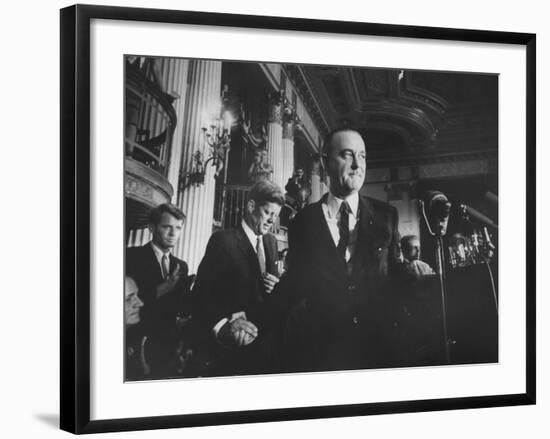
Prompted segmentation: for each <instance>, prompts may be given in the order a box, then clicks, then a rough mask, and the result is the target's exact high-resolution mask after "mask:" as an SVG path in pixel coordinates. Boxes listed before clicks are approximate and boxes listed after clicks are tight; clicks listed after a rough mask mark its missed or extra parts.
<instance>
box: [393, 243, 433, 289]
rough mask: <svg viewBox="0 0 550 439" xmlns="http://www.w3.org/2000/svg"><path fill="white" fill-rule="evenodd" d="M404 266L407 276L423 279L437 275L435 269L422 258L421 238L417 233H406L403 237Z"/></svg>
mask: <svg viewBox="0 0 550 439" xmlns="http://www.w3.org/2000/svg"><path fill="white" fill-rule="evenodd" d="M401 250H402V252H403V266H404V268H405V273H406V277H407V278H409V279H413V280H421V279H423V278H426V277H433V276H435V271H434V270H433V269H432V267H430V266H429V265H428V264H427V263H426V262H424V261H421V260H420V240H419V239H418V236H416V235H406V236H403V238H401Z"/></svg>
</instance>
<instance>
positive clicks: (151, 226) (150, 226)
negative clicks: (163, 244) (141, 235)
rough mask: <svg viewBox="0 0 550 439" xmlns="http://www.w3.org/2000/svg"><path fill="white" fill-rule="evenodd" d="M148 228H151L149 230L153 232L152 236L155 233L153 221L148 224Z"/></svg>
mask: <svg viewBox="0 0 550 439" xmlns="http://www.w3.org/2000/svg"><path fill="white" fill-rule="evenodd" d="M147 228H148V229H149V232H150V233H151V236H153V234H154V233H155V226H154V225H153V224H151V223H149V224H148V225H147Z"/></svg>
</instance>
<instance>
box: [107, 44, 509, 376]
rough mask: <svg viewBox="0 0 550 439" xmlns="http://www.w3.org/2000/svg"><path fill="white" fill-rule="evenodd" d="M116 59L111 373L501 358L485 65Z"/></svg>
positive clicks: (495, 195) (236, 372)
mask: <svg viewBox="0 0 550 439" xmlns="http://www.w3.org/2000/svg"><path fill="white" fill-rule="evenodd" d="M121 62H123V63H124V69H123V71H124V81H123V84H124V90H123V91H122V90H121V91H120V92H121V93H124V127H123V132H124V139H123V141H121V142H120V150H119V151H118V152H117V151H116V150H115V151H112V153H113V154H117V153H119V154H121V155H123V156H124V169H121V170H120V172H121V173H123V178H124V199H123V200H120V202H121V203H124V224H123V225H120V226H121V227H124V240H125V242H124V243H121V244H120V252H123V253H124V264H125V271H124V282H123V284H124V295H121V300H123V301H124V328H123V330H124V352H121V355H123V356H124V362H123V363H124V379H125V381H148V380H174V379H202V378H208V377H229V376H249V375H267V374H300V373H321V372H339V371H342V372H343V371H351V370H366V369H388V368H413V367H449V366H453V367H456V366H457V365H471V364H485V363H498V362H499V294H498V292H499V285H498V278H499V275H498V268H499V262H498V260H499V235H498V232H499V229H498V223H499V218H498V212H499V208H498V205H499V75H498V74H495V73H486V72H478V71H439V70H414V69H408V68H403V69H399V68H384V67H380V66H373V67H359V66H353V65H351V66H345V65H329V64H327V65H322V64H307V63H304V64H296V63H273V62H262V61H258V62H252V61H240V60H219V59H208V58H185V57H181V58H178V57H163V56H158V55H155V54H125V55H124V58H123V60H121ZM114 145H115V146H116V144H114ZM115 149H116V148H115ZM121 177H122V175H121ZM508 177H510V178H511V177H513V176H506V178H508ZM507 256H508V257H513V255H507ZM121 285H122V279H121Z"/></svg>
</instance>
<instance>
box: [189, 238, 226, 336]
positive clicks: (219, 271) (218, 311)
mask: <svg viewBox="0 0 550 439" xmlns="http://www.w3.org/2000/svg"><path fill="white" fill-rule="evenodd" d="M228 257H229V255H228V253H227V250H226V248H225V245H224V243H223V239H222V236H221V234H220V233H215V234H213V235H212V236H211V237H210V240H209V241H208V245H207V246H206V252H205V254H204V257H203V259H202V261H201V263H200V265H199V268H198V270H197V277H196V280H195V286H194V288H193V296H194V297H195V303H196V307H197V314H198V316H199V319H200V321H201V324H202V326H204V329H205V330H212V328H214V326H215V325H216V323H218V322H219V321H220V320H221V319H223V318H225V317H228V316H227V314H228V311H227V309H226V306H225V305H224V298H223V291H222V290H223V289H224V286H223V283H224V282H223V279H224V276H223V275H224V272H225V270H226V266H227V259H228ZM226 287H230V285H226V286H225V288H226Z"/></svg>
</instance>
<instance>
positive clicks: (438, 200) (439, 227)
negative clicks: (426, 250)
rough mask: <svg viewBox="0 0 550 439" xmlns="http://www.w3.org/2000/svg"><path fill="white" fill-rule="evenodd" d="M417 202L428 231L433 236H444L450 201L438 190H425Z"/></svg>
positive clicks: (449, 211)
mask: <svg viewBox="0 0 550 439" xmlns="http://www.w3.org/2000/svg"><path fill="white" fill-rule="evenodd" d="M419 204H420V209H421V213H422V215H423V216H424V220H425V221H426V225H427V226H428V230H429V232H430V233H431V234H432V235H435V236H444V235H445V233H447V224H448V222H449V215H450V213H451V202H450V201H449V199H448V198H447V196H446V195H445V194H444V193H443V192H439V191H433V190H430V191H426V192H424V195H423V197H422V198H421V199H420V201H419Z"/></svg>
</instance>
